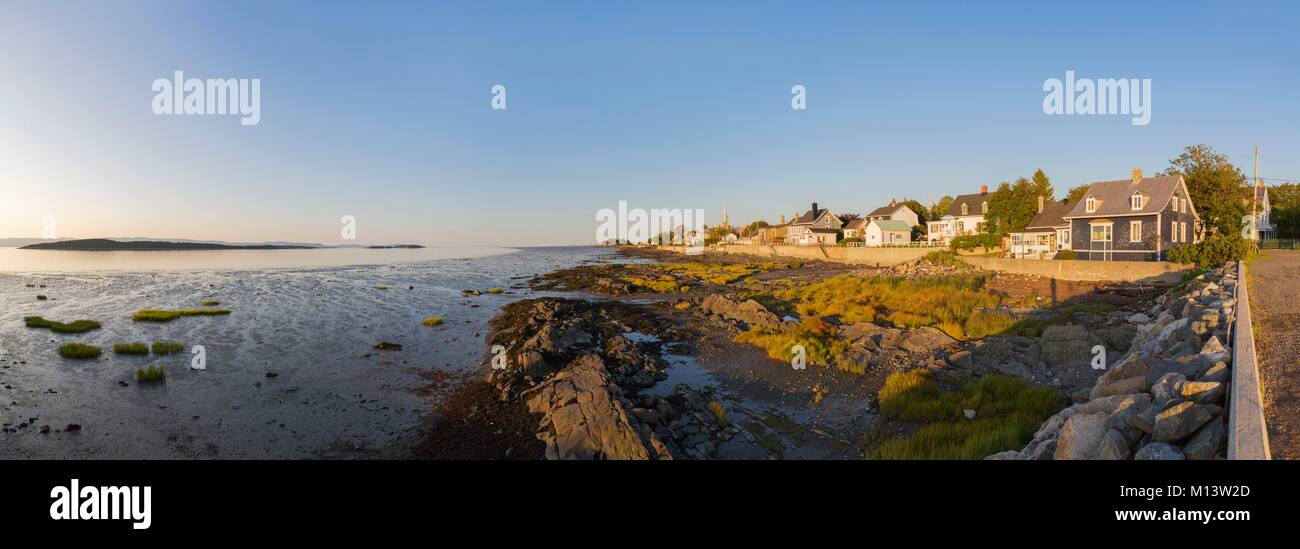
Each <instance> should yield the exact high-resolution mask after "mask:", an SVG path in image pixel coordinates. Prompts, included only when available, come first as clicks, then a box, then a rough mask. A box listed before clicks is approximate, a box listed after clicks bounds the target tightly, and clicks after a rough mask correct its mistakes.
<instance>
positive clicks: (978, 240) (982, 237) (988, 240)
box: [948, 233, 1002, 250]
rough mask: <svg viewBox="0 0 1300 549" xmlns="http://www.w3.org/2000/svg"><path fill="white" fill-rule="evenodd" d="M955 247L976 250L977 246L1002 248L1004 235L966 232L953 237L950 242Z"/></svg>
mask: <svg viewBox="0 0 1300 549" xmlns="http://www.w3.org/2000/svg"><path fill="white" fill-rule="evenodd" d="M948 245H949V246H951V247H952V248H953V249H957V250H974V249H975V248H985V249H989V248H1000V247H1002V235H1000V234H988V233H985V234H966V235H961V236H959V237H956V238H954V239H952V241H950V242H949V243H948Z"/></svg>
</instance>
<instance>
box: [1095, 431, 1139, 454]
mask: <svg viewBox="0 0 1300 549" xmlns="http://www.w3.org/2000/svg"><path fill="white" fill-rule="evenodd" d="M1131 455H1132V454H1130V453H1129V441H1128V438H1127V437H1125V436H1124V434H1123V433H1121V432H1119V431H1118V430H1116V429H1108V430H1107V431H1106V434H1105V435H1103V436H1102V438H1101V447H1100V448H1098V449H1097V459H1103V460H1110V461H1119V460H1126V459H1128V458H1129V457H1130V456H1131Z"/></svg>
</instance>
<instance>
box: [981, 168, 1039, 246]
mask: <svg viewBox="0 0 1300 549" xmlns="http://www.w3.org/2000/svg"><path fill="white" fill-rule="evenodd" d="M1037 214H1038V191H1037V188H1036V187H1035V186H1034V183H1033V182H1032V181H1030V180H1028V179H1025V178H1023V177H1021V178H1019V179H1016V182H1015V183H1007V182H1005V181H1004V182H1002V184H1001V185H998V188H997V190H996V191H993V193H992V194H991V195H989V213H988V215H987V216H985V221H986V222H987V223H988V232H989V233H991V234H1006V233H1011V232H1015V231H1018V230H1020V229H1023V228H1025V226H1026V225H1029V222H1030V221H1033V219H1034V216H1035V215H1037Z"/></svg>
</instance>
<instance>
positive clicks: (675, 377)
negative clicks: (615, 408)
mask: <svg viewBox="0 0 1300 549" xmlns="http://www.w3.org/2000/svg"><path fill="white" fill-rule="evenodd" d="M624 335H626V334H624ZM661 356H663V359H664V362H667V363H668V378H667V379H665V380H663V381H660V382H659V383H656V384H654V386H653V387H650V388H649V389H645V390H644V391H642V393H644V394H647V395H651V396H657V397H666V396H669V395H672V394H673V389H674V388H675V387H677V386H678V385H686V386H687V387H690V388H692V389H697V390H698V389H703V388H704V387H707V386H710V385H712V386H714V387H717V386H718V381H717V379H715V378H714V377H713V374H712V373H711V372H709V371H708V370H705V369H704V368H702V367H700V363H699V362H698V361H696V360H695V357H691V356H686V355H675V354H671V353H664V354H663V355H661Z"/></svg>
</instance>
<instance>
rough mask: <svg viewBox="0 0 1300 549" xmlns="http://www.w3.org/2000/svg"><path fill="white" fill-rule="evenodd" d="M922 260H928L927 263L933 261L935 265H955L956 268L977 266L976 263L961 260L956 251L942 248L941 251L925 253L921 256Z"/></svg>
mask: <svg viewBox="0 0 1300 549" xmlns="http://www.w3.org/2000/svg"><path fill="white" fill-rule="evenodd" d="M921 261H923V262H926V263H933V264H935V265H943V266H946V267H954V268H957V269H973V268H975V267H974V265H971V264H970V263H967V262H965V261H962V260H960V259H957V254H956V253H953V252H951V251H949V250H940V251H934V252H930V253H928V254H925V255H923V256H921Z"/></svg>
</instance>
